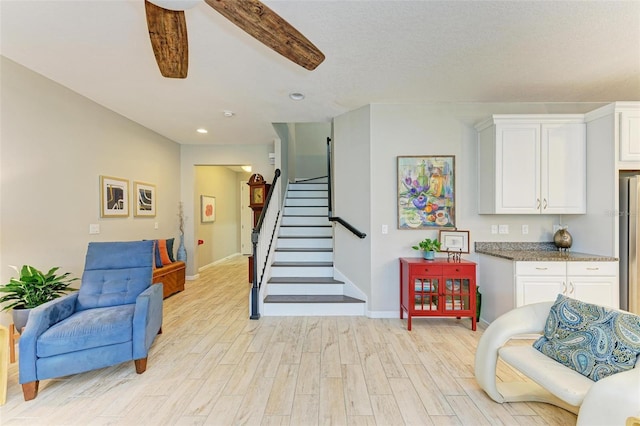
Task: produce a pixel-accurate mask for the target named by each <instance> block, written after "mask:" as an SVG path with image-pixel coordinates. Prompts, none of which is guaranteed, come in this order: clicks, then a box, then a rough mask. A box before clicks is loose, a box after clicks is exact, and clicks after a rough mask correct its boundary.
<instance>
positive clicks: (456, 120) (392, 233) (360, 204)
mask: <svg viewBox="0 0 640 426" xmlns="http://www.w3.org/2000/svg"><path fill="white" fill-rule="evenodd" d="M601 105H602V104H521V103H518V104H515V103H514V104H490V103H485V104H430V105H414V104H411V105H409V104H397V105H393V104H385V105H377V104H376V105H371V107H370V121H368V120H366V119H364V118H363V114H364V112H363V109H360V110H357V111H353V112H350V113H347V114H345V115H344V116H340V117H338V118H336V120H335V128H334V132H335V133H334V134H335V156H336V158H335V162H334V164H335V168H336V171H335V177H336V179H335V181H336V182H338V187H337V188H336V199H335V205H334V209H335V210H336V213H335V214H336V215H338V216H342V217H345V218H347V220H348V221H350V222H352V223H354V224H355V225H356V227H362V228H364V229H361V230H362V231H363V232H366V233H367V234H368V237H367V240H368V244H369V245H370V248H369V251H370V258H369V259H367V260H364V259H362V258H361V257H362V256H365V255H361V254H356V261H355V262H354V264H353V265H352V266H351V267H347V266H344V265H343V264H344V263H348V261H347V260H346V259H344V260H341V256H339V255H338V253H336V259H337V262H342V263H338V265H340V266H339V269H340V270H341V271H342V269H345V270H346V271H350V273H346V272H345V271H342V272H343V273H345V275H347V276H348V277H349V278H350V279H351V280H352V281H353V282H354V283H355V284H356V285H358V286H359V287H360V288H361V289H362V290H363V291H364V292H365V293H366V294H367V295H368V297H369V310H370V311H373V312H376V313H378V314H379V315H384V312H387V313H388V314H389V315H394V316H397V315H398V313H399V291H398V280H399V265H398V263H399V262H398V258H399V257H405V256H416V255H417V253H416V252H415V251H414V250H412V249H411V246H412V245H414V244H415V243H416V242H418V241H420V240H422V239H423V238H425V237H431V238H433V237H437V235H438V230H437V229H434V230H420V231H414V230H399V229H397V221H398V216H397V156H402V155H454V156H455V164H456V170H455V180H456V184H455V200H456V226H457V228H458V229H461V230H469V231H470V240H471V241H470V245H471V247H470V248H471V251H472V252H471V253H470V254H469V255H467V256H465V257H466V258H467V259H469V260H473V261H476V260H477V256H476V255H475V253H474V252H473V243H474V242H475V241H531V242H537V241H552V240H551V238H552V234H553V233H552V230H553V224H556V223H559V222H560V220H561V218H560V217H559V216H557V215H551V216H548V215H508V216H504V215H479V214H478V213H477V212H478V209H477V200H478V199H477V190H476V176H477V166H476V158H477V149H476V148H477V132H476V130H475V128H474V125H475V124H476V123H478V122H480V121H481V120H483V119H486V118H488V117H489V116H490V115H491V114H508V113H540V114H542V113H569V112H572V113H583V112H588V111H591V110H594V109H596V108H597V107H599V106H601ZM368 132H370V136H369V137H370V142H369V144H370V146H369V147H367V146H366V142H365V139H366V137H367V136H366V134H367V133H368ZM352 145H353V146H354V147H353V151H350V152H349V154H350V155H353V157H352V158H349V159H348V160H346V159H344V158H343V157H342V156H343V155H345V153H344V152H341V149H344V147H347V146H352ZM369 150H370V151H369ZM369 156H370V161H367V160H366V158H367V157H369ZM360 158H362V159H363V161H362V162H363V163H368V164H367V165H366V167H365V166H362V165H361V164H360V163H361V161H359V159H360ZM365 169H366V170H365ZM367 173H369V174H367ZM367 176H369V177H370V182H368V183H367V189H362V188H361V183H360V182H359V181H358V180H365V179H366V177H367ZM338 194H341V196H340V197H339V196H338ZM492 224H496V225H497V224H506V225H509V227H510V234H509V235H492V234H491V233H490V229H491V225H492ZM524 224H527V225H529V234H528V235H522V233H521V225H524ZM359 225H360V226H359ZM382 225H388V227H389V233H388V234H386V235H383V234H382V233H381V227H382ZM576 238H580V235H574V241H575V240H576ZM336 245H338V242H336ZM349 250H350V251H349V256H352V254H353V253H354V249H353V248H352V247H350V248H349ZM364 251H365V252H367V250H366V249H365V250H364ZM345 253H346V252H345ZM349 259H350V258H349ZM360 267H362V268H364V269H367V268H369V269H370V280H369V281H370V282H365V280H366V279H367V277H366V276H365V274H363V273H362V272H358V271H359V269H360ZM351 274H353V275H351ZM354 277H355V278H354ZM478 285H479V286H482V283H478Z"/></svg>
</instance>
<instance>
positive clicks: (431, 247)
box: [411, 238, 440, 260]
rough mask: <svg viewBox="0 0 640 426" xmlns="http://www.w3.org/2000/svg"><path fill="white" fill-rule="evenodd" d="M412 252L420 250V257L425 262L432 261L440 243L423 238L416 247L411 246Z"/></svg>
mask: <svg viewBox="0 0 640 426" xmlns="http://www.w3.org/2000/svg"><path fill="white" fill-rule="evenodd" d="M411 248H413V249H414V250H420V251H421V252H422V257H424V258H425V259H427V260H433V259H434V258H435V252H437V251H440V241H438V240H437V239H435V238H434V239H433V240H432V239H430V238H425V239H424V240H422V241H420V242H419V243H418V245H416V246H412V247H411Z"/></svg>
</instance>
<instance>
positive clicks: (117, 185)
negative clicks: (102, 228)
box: [100, 176, 129, 217]
mask: <svg viewBox="0 0 640 426" xmlns="http://www.w3.org/2000/svg"><path fill="white" fill-rule="evenodd" d="M128 216H129V181H128V180H127V179H120V178H115V177H110V176H100V217H128Z"/></svg>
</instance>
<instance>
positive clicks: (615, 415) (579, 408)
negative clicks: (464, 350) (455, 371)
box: [475, 302, 640, 426]
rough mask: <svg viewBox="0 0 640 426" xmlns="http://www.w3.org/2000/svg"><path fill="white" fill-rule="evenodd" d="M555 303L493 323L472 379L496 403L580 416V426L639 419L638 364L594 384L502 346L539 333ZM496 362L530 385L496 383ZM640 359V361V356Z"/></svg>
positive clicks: (520, 348) (526, 350)
mask: <svg viewBox="0 0 640 426" xmlns="http://www.w3.org/2000/svg"><path fill="white" fill-rule="evenodd" d="M552 305H553V302H543V303H535V304H531V305H526V306H522V307H519V308H516V309H514V310H512V311H509V312H507V313H506V314H504V315H502V316H500V317H499V318H497V319H496V320H495V321H494V322H492V323H491V324H490V325H489V327H488V328H487V329H486V331H485V332H484V333H483V335H482V336H481V338H480V341H479V343H478V348H477V351H476V358H475V376H476V380H477V381H478V384H479V385H480V387H481V388H482V389H484V391H485V392H486V393H487V394H488V395H489V396H490V397H491V399H493V400H494V401H496V402H499V403H503V402H516V401H539V402H546V403H550V404H553V405H556V406H558V407H562V408H564V409H566V410H569V411H571V412H573V413H575V414H577V415H578V423H577V424H578V425H580V426H583V425H593V426H603V425H624V424H625V422H626V421H627V420H628V419H629V418H630V417H631V418H633V417H640V361H639V360H636V365H635V368H633V369H631V370H628V371H625V372H621V373H617V374H613V375H611V376H609V377H606V378H604V379H601V380H598V381H597V382H594V381H592V380H591V379H589V378H587V377H585V376H583V375H582V374H580V373H578V372H576V371H574V370H572V369H570V368H568V367H565V366H564V365H562V364H560V363H559V362H556V361H555V360H553V359H551V358H549V357H547V356H546V355H544V354H542V353H541V352H539V351H538V350H537V349H535V348H533V346H531V345H512V346H504V345H505V343H506V342H507V341H508V340H510V339H511V338H512V337H514V336H516V335H519V334H531V333H541V332H542V330H543V329H544V326H545V322H546V319H547V316H548V315H549V310H550V308H551V306H552ZM498 357H500V358H501V359H503V360H504V361H505V362H507V363H508V364H509V365H511V366H512V367H514V368H516V369H517V370H518V371H520V372H521V373H522V374H524V375H525V376H527V377H529V378H530V379H531V380H533V382H535V383H532V382H526V383H525V382H511V383H505V382H498V381H497V380H496V365H497V362H498ZM639 359H640V357H639Z"/></svg>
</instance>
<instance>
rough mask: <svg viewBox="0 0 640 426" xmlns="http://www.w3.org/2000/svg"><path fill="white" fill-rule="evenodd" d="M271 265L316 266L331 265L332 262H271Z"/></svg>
mask: <svg viewBox="0 0 640 426" xmlns="http://www.w3.org/2000/svg"><path fill="white" fill-rule="evenodd" d="M271 266H291V267H294V268H297V267H307V266H309V267H318V266H333V262H273V263H272V264H271Z"/></svg>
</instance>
